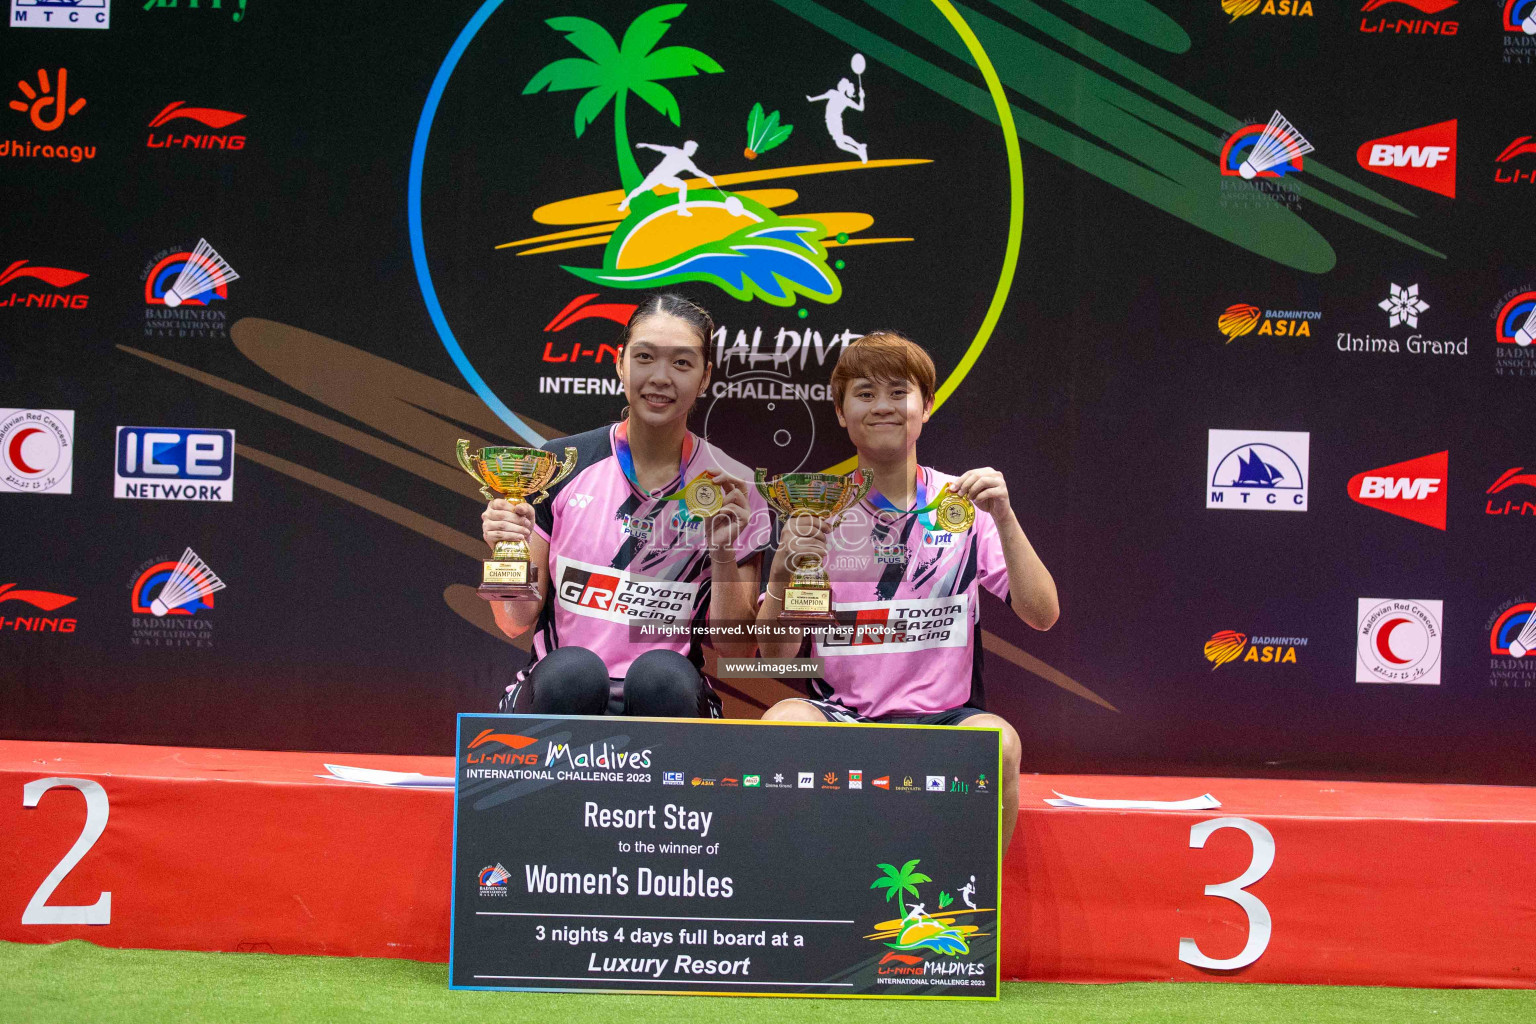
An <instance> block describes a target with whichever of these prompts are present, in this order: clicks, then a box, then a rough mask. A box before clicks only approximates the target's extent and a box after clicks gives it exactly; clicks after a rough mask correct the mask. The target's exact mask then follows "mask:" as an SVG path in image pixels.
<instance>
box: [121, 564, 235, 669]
mask: <svg viewBox="0 0 1536 1024" xmlns="http://www.w3.org/2000/svg"><path fill="white" fill-rule="evenodd" d="M224 587H225V583H224V581H223V580H221V579H220V578H219V575H218V573H216V572H214V571H213V569H212V568H210V567H209V565H208V563H207V562H205V561H203V560H202V558H201V557H199V556H198V554H197V552H195V551H193V550H192V549H191V548H187V549H186V550H185V551H183V552H182V553H181V557H180V558H176V559H170V558H152V559H150V560H149V561H147V562H145V563H144V564H143V565H141V566H139V568H138V571H137V573H136V574H135V576H134V578H133V580H132V582H131V583H129V585H128V592H129V593H128V605H129V610H130V611H132V612H133V620H132V627H133V628H132V634H131V640H132V643H133V645H134V646H135V647H198V648H206V647H212V646H213V624H212V623H211V622H210V621H209V620H208V619H207V618H205V617H204V616H205V615H206V614H207V613H208V612H211V611H212V610H213V602H214V594H216V593H218V592H219V591H221V590H223V589H224Z"/></svg>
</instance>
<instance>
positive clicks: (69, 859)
mask: <svg viewBox="0 0 1536 1024" xmlns="http://www.w3.org/2000/svg"><path fill="white" fill-rule="evenodd" d="M55 786H67V787H69V788H71V789H78V790H79V791H80V792H81V793H84V794H85V828H84V829H82V830H81V831H80V838H79V839H76V840H75V845H74V846H71V847H70V848H69V852H68V853H66V854H65V855H64V859H63V860H61V861H59V862H58V863H57V864H55V865H54V866H53V870H52V871H50V872H48V877H47V878H45V879H43V884H42V885H40V886H38V887H37V892H35V893H33V894H32V899H31V900H30V901H29V902H28V903H27V909H26V910H24V911H22V913H21V923H22V924H111V923H112V894H111V893H109V892H104V893H102V894H101V896H100V897H99V898H98V899H97V900H96V902H95V903H92V904H91V905H89V906H86V905H84V904H81V905H77V906H66V907H57V906H56V907H50V906H48V897H49V896H52V895H53V890H55V889H57V888H58V887H59V883H60V882H62V881H64V876H65V875H67V874H69V873H70V871H71V870H73V869H74V866H75V865H76V864H79V863H80V859H81V858H82V857H84V856H85V855H86V854H87V853H89V852H90V849H91V847H92V846H94V845H96V840H98V839H100V838H101V834H102V832H104V831H106V828H107V791H106V790H104V789H102V788H101V783H99V782H92V781H91V780H90V779H58V778H54V779H34V780H33V781H31V782H29V783H27V784H26V786H25V787H24V788H23V789H22V791H21V806H23V807H36V806H37V801H38V800H39V798H41V797H42V795H43V794H44V793H46V792H48V791H49V790H50V789H52V788H53V787H55Z"/></svg>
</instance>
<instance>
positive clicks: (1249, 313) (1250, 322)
mask: <svg viewBox="0 0 1536 1024" xmlns="http://www.w3.org/2000/svg"><path fill="white" fill-rule="evenodd" d="M1263 318H1264V314H1263V311H1261V310H1260V309H1259V307H1258V306H1250V305H1249V304H1248V303H1246V302H1235V303H1233V304H1232V305H1230V306H1228V307H1227V308H1226V311H1225V312H1223V313H1222V314H1221V316H1219V317H1217V318H1216V329H1217V330H1219V331H1220V332H1221V333H1222V334H1225V335H1226V336H1227V344H1229V345H1230V344H1232V339H1233V338H1241V337H1242V336H1243V335H1245V334H1252V333H1253V329H1254V328H1255V327H1257V326H1259V321H1260V320H1262V319H1263Z"/></svg>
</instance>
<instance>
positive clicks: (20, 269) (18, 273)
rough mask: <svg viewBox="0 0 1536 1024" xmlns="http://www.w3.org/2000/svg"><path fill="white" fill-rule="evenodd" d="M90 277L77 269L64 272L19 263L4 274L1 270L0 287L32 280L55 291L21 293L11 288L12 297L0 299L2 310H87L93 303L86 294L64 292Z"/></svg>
mask: <svg viewBox="0 0 1536 1024" xmlns="http://www.w3.org/2000/svg"><path fill="white" fill-rule="evenodd" d="M90 276H91V275H89V274H85V273H81V272H80V271H78V270H65V269H63V268H62V267H29V266H27V261H26V260H17V261H16V262H15V263H12V264H11V265H10V266H8V267H6V268H5V270H4V271H0V287H4V286H5V285H7V284H10V283H11V282H13V281H16V282H17V284H18V285H19V284H20V280H19V279H21V278H24V277H32V278H36V279H37V280H39V281H41V282H43V283H44V284H46V285H49V286H51V287H53V288H54V289H55V290H54V291H51V292H38V291H28V292H25V293H22V292H18V291H16V290H15V289H16V287H17V285H12V289H11V294H10V295H8V296H6V297H5V298H3V299H0V309H7V308H22V309H61V308H62V309H85V308H86V307H87V306H88V305H90V302H91V297H90V296H89V295H87V294H86V293H85V292H66V291H64V289H66V288H68V287H70V286H71V285H75V284H79V283H80V282H81V281H84V280H85V279H86V278H87V277H90Z"/></svg>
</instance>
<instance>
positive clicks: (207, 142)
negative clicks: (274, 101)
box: [144, 100, 245, 150]
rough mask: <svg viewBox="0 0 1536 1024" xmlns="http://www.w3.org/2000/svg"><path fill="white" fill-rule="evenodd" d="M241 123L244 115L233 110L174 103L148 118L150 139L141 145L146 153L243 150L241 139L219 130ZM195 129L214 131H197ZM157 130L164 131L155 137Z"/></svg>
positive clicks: (243, 143)
mask: <svg viewBox="0 0 1536 1024" xmlns="http://www.w3.org/2000/svg"><path fill="white" fill-rule="evenodd" d="M244 120H245V115H244V114H237V113H235V112H234V111H233V110H216V109H214V108H212V107H189V106H187V105H186V104H185V102H184V101H182V100H176V101H174V102H172V103H169V104H167V105H166V107H165V109H164V110H162V111H160V113H158V114H156V115H155V116H154V117H152V118H150V121H149V128H150V132H149V138H148V139H147V140H146V141H145V143H144V145H145V146H146V147H148V148H149V149H236V150H238V149H244V148H245V136H244V135H241V134H237V133H234V132H222V131H219V130H218V129H221V128H228V127H229V126H230V125H232V124H235V123H236V122H238V121H244ZM184 122H191V123H190V124H187V123H184ZM198 125H201V126H202V127H203V129H210V128H211V129H214V130H213V131H207V130H203V131H199V130H198V128H197V126H198ZM156 128H160V129H163V130H162V131H161V132H160V133H159V134H158V135H157V134H156V133H155V129H156Z"/></svg>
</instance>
